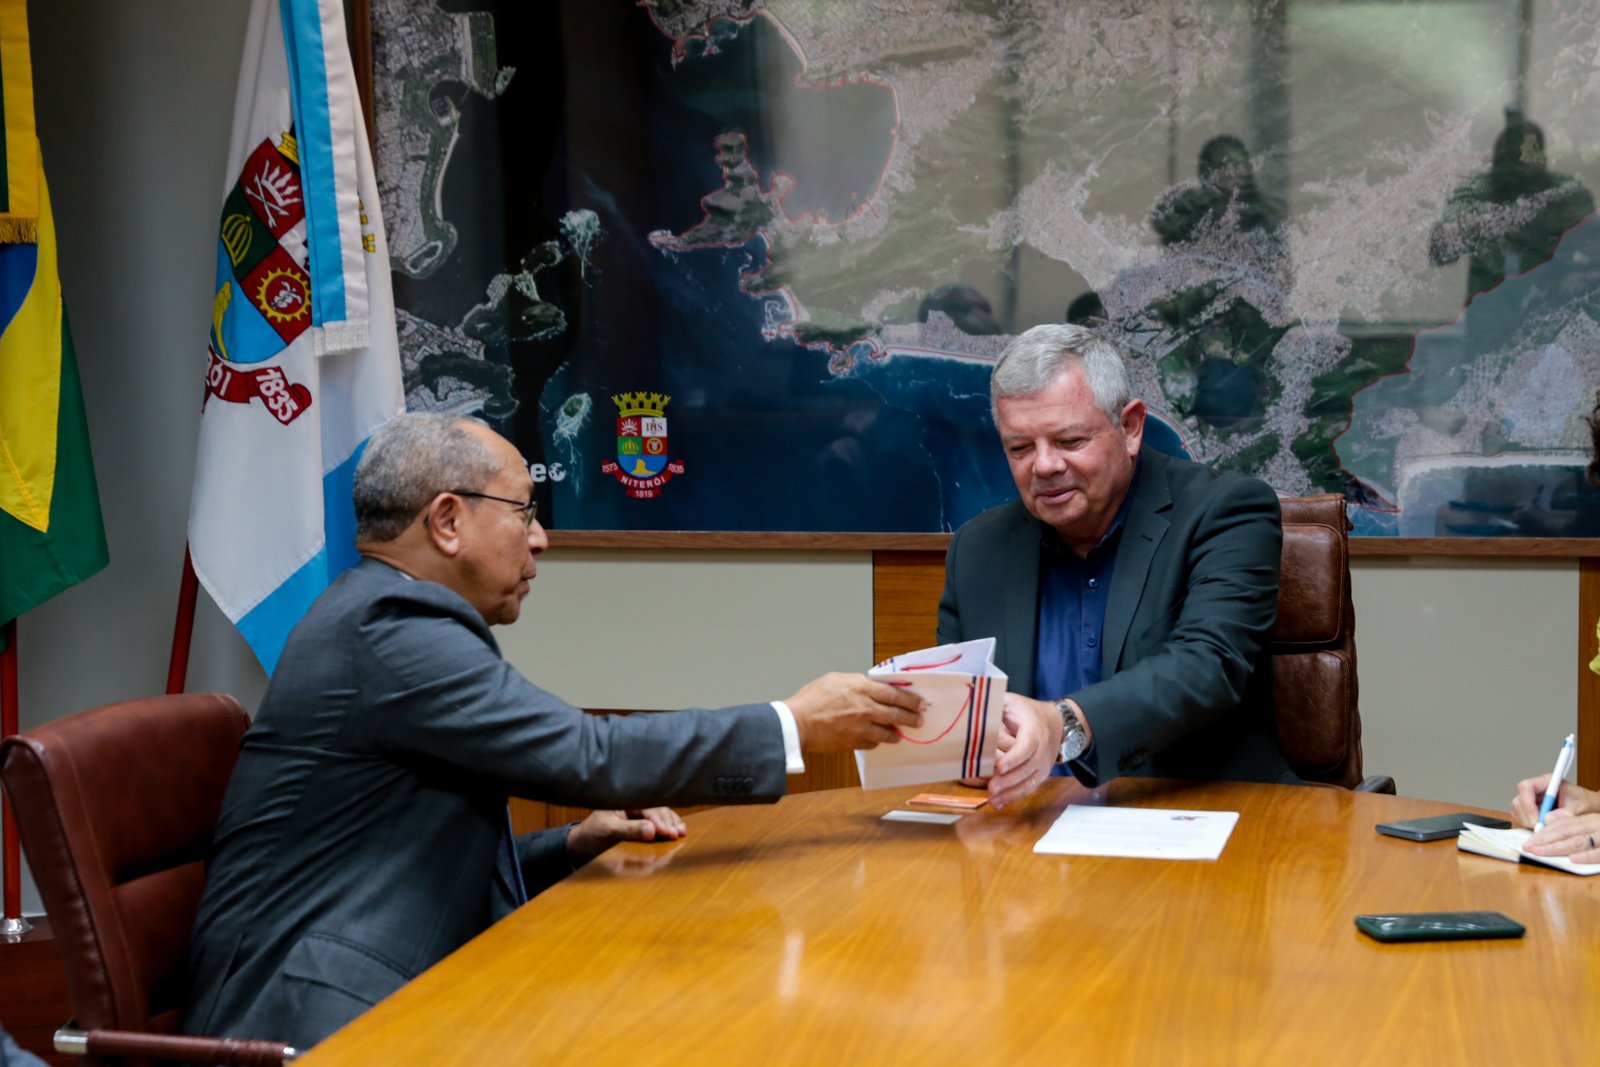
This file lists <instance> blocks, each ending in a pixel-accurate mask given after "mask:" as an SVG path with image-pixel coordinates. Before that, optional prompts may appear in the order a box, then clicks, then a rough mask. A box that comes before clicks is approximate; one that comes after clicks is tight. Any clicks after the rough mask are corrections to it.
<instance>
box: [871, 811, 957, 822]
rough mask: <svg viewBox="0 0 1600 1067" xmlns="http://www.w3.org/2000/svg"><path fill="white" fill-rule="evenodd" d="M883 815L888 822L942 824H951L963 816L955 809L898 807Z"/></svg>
mask: <svg viewBox="0 0 1600 1067" xmlns="http://www.w3.org/2000/svg"><path fill="white" fill-rule="evenodd" d="M883 817H884V819H885V820H887V821H888V822H931V823H937V824H938V825H940V826H949V825H950V824H951V823H953V822H955V821H956V820H957V819H959V818H961V816H960V815H958V814H957V813H955V812H953V811H901V810H900V809H898V808H897V809H895V810H894V811H889V812H885V813H884V816H883Z"/></svg>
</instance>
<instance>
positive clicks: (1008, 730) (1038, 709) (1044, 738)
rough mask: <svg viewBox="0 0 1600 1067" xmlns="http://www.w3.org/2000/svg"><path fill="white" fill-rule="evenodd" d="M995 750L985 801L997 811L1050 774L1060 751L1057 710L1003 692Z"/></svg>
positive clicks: (1050, 706)
mask: <svg viewBox="0 0 1600 1067" xmlns="http://www.w3.org/2000/svg"><path fill="white" fill-rule="evenodd" d="M999 749H1000V752H999V755H997V756H996V757H995V761H994V777H993V778H990V779H989V803H991V804H993V805H994V806H995V808H996V809H997V810H1001V809H1004V808H1005V807H1006V806H1007V805H1009V804H1012V803H1015V802H1016V801H1019V800H1022V799H1023V798H1024V797H1026V796H1028V794H1030V793H1032V792H1033V791H1034V790H1035V789H1038V788H1039V786H1040V784H1041V783H1042V782H1043V781H1044V780H1045V779H1046V778H1048V777H1050V768H1051V767H1052V766H1053V765H1054V764H1055V760H1056V753H1058V752H1060V751H1061V713H1060V712H1059V711H1057V710H1056V706H1055V705H1054V704H1050V703H1047V702H1045V701H1043V700H1032V699H1030V698H1028V697H1025V696H1020V695H1018V694H1016V693H1007V694H1006V702H1005V709H1004V710H1003V711H1002V712H1001V714H1000V744H999Z"/></svg>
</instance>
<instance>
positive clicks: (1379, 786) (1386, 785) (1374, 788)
mask: <svg viewBox="0 0 1600 1067" xmlns="http://www.w3.org/2000/svg"><path fill="white" fill-rule="evenodd" d="M1356 792H1357V793H1387V794H1389V795H1390V796H1394V795H1395V792H1394V779H1393V778H1390V777H1389V776H1388V775H1387V774H1373V775H1368V776H1367V777H1366V778H1363V779H1362V780H1361V784H1360V785H1358V786H1356Z"/></svg>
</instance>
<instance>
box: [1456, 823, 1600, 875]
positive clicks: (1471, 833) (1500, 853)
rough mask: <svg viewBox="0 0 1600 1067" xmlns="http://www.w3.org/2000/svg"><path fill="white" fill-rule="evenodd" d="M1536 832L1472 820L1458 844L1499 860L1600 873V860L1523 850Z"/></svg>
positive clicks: (1572, 872)
mask: <svg viewBox="0 0 1600 1067" xmlns="http://www.w3.org/2000/svg"><path fill="white" fill-rule="evenodd" d="M1532 836H1533V831H1532V830H1491V829H1490V828H1489V827H1487V826H1474V825H1473V824H1472V823H1468V824H1466V825H1465V826H1463V827H1462V828H1461V836H1460V837H1458V838H1456V848H1459V849H1460V850H1461V851H1463V852H1476V853H1477V854H1478V855H1480V856H1489V857H1491V858H1493V859H1497V860H1510V861H1511V862H1512V863H1517V862H1519V861H1520V862H1522V863H1541V864H1543V865H1544V866H1546V867H1554V868H1555V869H1556V870H1558V871H1566V872H1567V873H1569V874H1582V875H1590V874H1600V863H1573V862H1572V861H1571V860H1570V859H1568V858H1567V857H1565V856H1530V855H1528V853H1526V852H1524V851H1522V843H1523V842H1524V841H1526V840H1528V838H1530V837H1532Z"/></svg>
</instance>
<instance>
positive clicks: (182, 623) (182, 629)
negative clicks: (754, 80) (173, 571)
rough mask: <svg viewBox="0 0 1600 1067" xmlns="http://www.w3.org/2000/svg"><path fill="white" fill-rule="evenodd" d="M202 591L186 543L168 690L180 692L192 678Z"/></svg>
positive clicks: (168, 670)
mask: <svg viewBox="0 0 1600 1067" xmlns="http://www.w3.org/2000/svg"><path fill="white" fill-rule="evenodd" d="M199 591H200V580H199V579H198V578H197V577H195V573H194V560H193V559H191V558H190V556H189V546H188V545H184V546H183V578H182V579H181V580H180V581H179V582H178V618H177V620H176V621H175V622H174V623H173V624H172V656H171V658H170V659H169V660H168V661H167V692H168V693H169V694H170V693H181V692H183V687H184V685H185V684H187V682H188V679H189V646H190V644H191V643H192V642H193V639H194V602H195V597H196V595H197V594H198V593H199Z"/></svg>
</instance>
